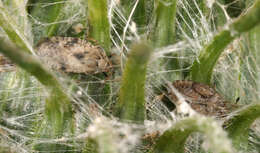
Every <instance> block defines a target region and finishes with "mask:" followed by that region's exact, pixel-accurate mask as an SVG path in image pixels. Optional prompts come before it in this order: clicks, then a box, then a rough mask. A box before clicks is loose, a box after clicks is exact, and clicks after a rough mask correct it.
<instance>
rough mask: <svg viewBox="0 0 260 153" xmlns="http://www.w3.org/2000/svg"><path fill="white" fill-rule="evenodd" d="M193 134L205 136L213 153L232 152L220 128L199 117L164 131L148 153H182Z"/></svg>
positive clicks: (186, 120)
mask: <svg viewBox="0 0 260 153" xmlns="http://www.w3.org/2000/svg"><path fill="white" fill-rule="evenodd" d="M193 132H201V133H203V134H205V135H206V139H207V140H206V141H207V143H208V144H207V146H208V148H209V150H211V151H213V152H214V153H232V152H233V149H232V146H231V142H230V141H229V139H228V138H227V135H226V133H225V132H224V131H223V130H222V129H221V126H218V125H217V123H215V122H214V120H213V119H211V118H206V117H203V116H200V115H199V116H194V117H190V118H186V119H183V120H181V121H178V122H177V123H176V124H175V125H173V126H172V127H171V128H170V129H168V130H167V131H165V132H164V133H163V134H162V135H161V136H160V137H159V138H158V140H157V141H156V142H155V146H154V148H153V150H152V151H151V152H150V153H184V152H185V151H184V145H185V142H186V140H187V138H188V137H189V136H190V135H191V134H192V133H193ZM220 146H221V147H220Z"/></svg>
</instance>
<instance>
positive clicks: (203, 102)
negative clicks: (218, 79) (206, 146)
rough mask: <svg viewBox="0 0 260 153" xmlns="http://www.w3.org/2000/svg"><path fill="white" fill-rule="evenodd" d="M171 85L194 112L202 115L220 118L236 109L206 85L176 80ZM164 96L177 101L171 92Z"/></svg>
mask: <svg viewBox="0 0 260 153" xmlns="http://www.w3.org/2000/svg"><path fill="white" fill-rule="evenodd" d="M172 85H173V86H174V87H175V88H176V89H177V90H178V91H179V92H180V93H181V94H182V96H183V97H184V98H185V100H186V101H187V102H188V103H189V104H190V106H191V107H192V108H193V109H194V110H195V111H197V112H198V113H201V114H203V115H207V116H214V117H217V118H222V117H225V116H226V115H227V114H228V113H230V112H231V111H232V110H234V109H235V108H236V105H234V104H231V103H230V102H227V101H225V100H224V99H223V97H222V96H221V95H220V94H219V93H217V92H216V90H215V89H214V88H212V87H210V86H208V85H205V84H202V83H197V82H193V81H188V80H177V81H175V82H173V84H172ZM166 96H167V97H168V98H169V99H170V100H172V101H177V97H176V95H175V94H174V93H173V91H170V90H168V93H166Z"/></svg>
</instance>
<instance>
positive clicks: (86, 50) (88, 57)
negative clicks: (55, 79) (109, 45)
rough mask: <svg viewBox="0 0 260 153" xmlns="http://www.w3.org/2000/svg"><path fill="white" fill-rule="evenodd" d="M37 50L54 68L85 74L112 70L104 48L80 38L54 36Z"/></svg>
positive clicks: (40, 44) (39, 45) (49, 65)
mask: <svg viewBox="0 0 260 153" xmlns="http://www.w3.org/2000/svg"><path fill="white" fill-rule="evenodd" d="M36 51H37V55H38V56H39V58H40V59H41V60H42V61H43V62H44V63H45V64H46V65H47V66H48V67H50V68H52V69H54V70H60V71H63V72H71V73H85V74H96V73H100V72H109V71H110V70H111V64H110V61H109V59H108V57H107V56H106V54H105V52H104V50H103V49H102V48H101V47H99V46H94V45H92V44H91V43H89V42H88V41H86V40H82V39H79V38H73V37H58V36H57V37H52V38H49V39H46V40H44V41H42V42H40V43H39V44H38V45H37V47H36Z"/></svg>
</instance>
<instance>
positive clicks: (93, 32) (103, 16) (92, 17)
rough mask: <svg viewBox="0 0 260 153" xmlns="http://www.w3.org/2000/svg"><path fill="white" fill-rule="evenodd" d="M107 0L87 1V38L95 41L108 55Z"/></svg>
mask: <svg viewBox="0 0 260 153" xmlns="http://www.w3.org/2000/svg"><path fill="white" fill-rule="evenodd" d="M107 6H108V5H107V0H88V12H87V14H88V23H89V37H90V38H93V39H95V40H96V41H97V42H98V43H99V44H100V45H101V46H102V47H103V48H104V49H105V51H106V53H107V55H108V56H109V55H110V26H109V21H108V16H107Z"/></svg>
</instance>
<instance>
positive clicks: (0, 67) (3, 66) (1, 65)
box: [0, 54, 15, 72]
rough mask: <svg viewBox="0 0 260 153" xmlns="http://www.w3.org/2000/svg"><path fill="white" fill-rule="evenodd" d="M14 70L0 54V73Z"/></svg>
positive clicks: (11, 64)
mask: <svg viewBox="0 0 260 153" xmlns="http://www.w3.org/2000/svg"><path fill="white" fill-rule="evenodd" d="M14 69H15V66H14V64H13V63H12V62H11V61H10V60H8V59H7V58H6V57H4V56H3V55H1V54H0V72H10V71H13V70H14Z"/></svg>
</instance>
